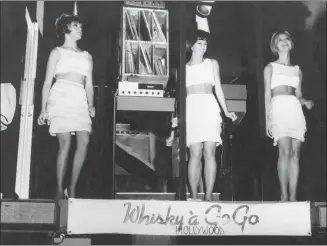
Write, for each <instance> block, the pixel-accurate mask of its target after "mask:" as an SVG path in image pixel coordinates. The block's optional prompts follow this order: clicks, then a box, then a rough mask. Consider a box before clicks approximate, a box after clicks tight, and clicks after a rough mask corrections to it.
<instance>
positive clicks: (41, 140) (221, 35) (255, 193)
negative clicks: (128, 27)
mask: <svg viewBox="0 0 327 246" xmlns="http://www.w3.org/2000/svg"><path fill="white" fill-rule="evenodd" d="M121 4H122V2H78V10H79V16H80V17H81V19H82V21H83V23H84V34H83V35H84V37H83V40H82V41H81V42H80V46H81V48H82V49H86V50H88V51H89V52H90V53H91V54H92V56H93V59H94V84H95V85H97V86H98V87H96V88H95V104H96V111H97V117H96V118H95V119H94V121H93V127H94V134H93V135H92V138H91V144H90V148H89V154H88V158H87V162H86V164H85V166H84V169H83V171H82V175H81V178H80V182H79V185H78V190H79V193H80V195H81V197H84V198H99V197H108V196H109V194H110V189H111V170H112V169H111V165H112V162H111V158H112V154H111V153H112V152H111V150H112V108H113V106H112V103H113V99H112V91H113V90H114V89H115V88H116V86H117V84H116V82H117V76H118V66H117V55H118V53H117V49H116V47H117V46H116V44H117V37H118V34H119V31H120V10H121ZM26 6H28V9H29V11H30V14H31V16H32V19H33V18H34V19H35V9H36V3H35V2H1V83H4V82H10V83H12V84H13V85H14V87H15V88H16V91H17V95H19V90H20V81H21V79H22V76H23V72H24V71H23V69H24V66H23V60H24V55H25V43H26V24H25V7H26ZM167 6H168V10H169V16H170V19H169V21H170V23H169V26H170V39H171V40H170V49H171V54H170V64H171V68H177V67H178V64H179V63H178V62H179V52H178V49H179V42H178V37H179V29H178V28H179V24H178V23H179V14H178V2H168V3H167ZM195 6H196V3H195V2H194V3H193V2H189V3H187V6H186V16H185V18H186V19H187V20H186V24H187V26H186V29H191V28H192V25H193V22H192V15H193V14H194V12H195ZM72 10H73V2H66V1H65V2H45V14H44V33H43V37H42V36H40V37H39V52H38V63H37V78H36V84H35V112H34V116H35V121H34V129H33V145H32V161H31V165H32V181H31V197H33V198H52V197H53V195H54V189H55V160H56V153H57V141H56V139H55V138H53V137H50V136H49V134H48V129H47V127H40V126H37V124H36V118H37V116H38V114H39V111H40V102H41V90H42V84H43V79H44V74H45V68H46V62H47V59H48V56H49V53H50V51H51V50H52V49H53V48H54V47H56V46H58V45H61V44H60V42H59V41H58V40H57V37H56V34H55V26H54V21H55V19H56V18H57V17H58V16H60V15H61V14H62V13H63V12H68V13H69V12H70V13H71V12H72ZM309 13H310V12H309V11H308V10H307V8H306V7H305V6H304V5H303V4H302V3H301V2H216V3H215V5H214V6H213V9H212V12H211V15H210V17H209V24H210V30H211V39H210V42H209V47H208V52H207V54H208V56H210V57H214V58H216V59H217V60H218V62H219V64H220V67H221V76H222V82H223V83H229V82H230V81H231V80H232V79H233V78H235V77H238V80H237V81H235V82H234V83H237V84H245V85H246V86H247V90H248V102H247V114H246V116H245V117H244V119H243V121H242V123H241V125H240V126H239V127H238V129H237V132H236V134H235V143H234V155H233V165H234V170H235V173H234V176H235V177H234V182H235V187H236V199H237V200H261V199H262V200H278V194H279V184H278V178H277V173H276V162H277V148H274V147H272V141H271V140H269V139H267V138H265V137H263V135H262V132H263V127H262V126H263V125H262V120H263V117H264V116H263V115H262V114H261V112H262V104H263V97H262V96H263V81H262V69H263V67H264V66H265V65H266V64H267V63H268V62H270V61H272V60H273V59H275V58H274V57H273V56H272V55H271V52H270V50H269V42H270V37H271V35H272V33H273V32H274V31H275V30H276V28H279V27H284V28H286V29H288V30H289V31H290V32H291V34H292V37H293V41H294V43H295V49H294V52H293V53H292V63H294V64H299V65H300V66H301V68H302V70H303V74H304V80H303V93H304V96H305V97H306V98H309V99H313V100H314V101H315V107H314V108H313V110H312V111H310V112H307V111H305V115H306V120H307V128H308V132H307V135H306V142H305V143H304V145H303V150H302V153H301V160H300V162H301V173H300V181H299V199H300V200H315V201H325V200H326V188H325V187H326V152H325V149H326V114H325V111H326V70H325V67H326V12H325V13H324V14H323V16H321V17H320V18H319V19H318V20H317V23H316V25H315V26H314V28H313V29H312V30H305V29H304V23H305V18H306V17H308V15H309ZM19 114H20V107H19V106H17V108H16V112H15V117H14V120H13V122H12V123H11V125H10V126H9V127H8V129H7V130H6V131H3V132H1V192H2V193H3V194H4V197H11V196H12V194H13V190H14V176H15V166H16V161H17V148H18V135H19V119H20V118H19ZM149 121H151V118H150V119H149ZM72 147H74V146H72Z"/></svg>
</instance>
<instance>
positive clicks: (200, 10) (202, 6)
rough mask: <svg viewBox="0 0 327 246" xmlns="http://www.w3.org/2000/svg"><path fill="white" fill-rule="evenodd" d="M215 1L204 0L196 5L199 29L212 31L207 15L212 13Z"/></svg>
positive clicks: (196, 19) (196, 18)
mask: <svg viewBox="0 0 327 246" xmlns="http://www.w3.org/2000/svg"><path fill="white" fill-rule="evenodd" d="M213 3H214V1H202V2H199V4H198V5H197V6H196V15H195V21H196V23H197V29H198V30H202V31H205V32H208V33H210V29H209V23H208V19H207V17H208V16H209V15H210V12H211V9H212V5H213Z"/></svg>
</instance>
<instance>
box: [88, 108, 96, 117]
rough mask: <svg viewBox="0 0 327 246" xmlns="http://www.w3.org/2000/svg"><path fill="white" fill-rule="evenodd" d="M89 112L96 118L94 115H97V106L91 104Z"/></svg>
mask: <svg viewBox="0 0 327 246" xmlns="http://www.w3.org/2000/svg"><path fill="white" fill-rule="evenodd" d="M89 113H90V116H91V117H92V118H94V116H95V107H93V106H90V107H89Z"/></svg>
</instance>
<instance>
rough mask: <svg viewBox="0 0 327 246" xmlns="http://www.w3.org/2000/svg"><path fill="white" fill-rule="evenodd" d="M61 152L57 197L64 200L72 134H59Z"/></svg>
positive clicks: (59, 151) (58, 158) (59, 152)
mask: <svg viewBox="0 0 327 246" xmlns="http://www.w3.org/2000/svg"><path fill="white" fill-rule="evenodd" d="M57 138H58V142H59V150H58V155H57V196H58V198H60V199H63V198H64V187H63V186H64V178H65V174H66V170H67V160H68V156H69V150H70V142H71V134H70V133H69V132H68V133H57Z"/></svg>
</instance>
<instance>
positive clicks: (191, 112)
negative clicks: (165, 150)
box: [186, 59, 222, 147]
mask: <svg viewBox="0 0 327 246" xmlns="http://www.w3.org/2000/svg"><path fill="white" fill-rule="evenodd" d="M213 73H214V72H213V66H212V61H211V60H210V59H205V60H204V61H203V62H202V63H200V64H196V65H191V66H189V65H186V87H188V86H192V85H198V84H207V83H210V84H212V85H213V86H214V84H215V80H214V74H213ZM220 113H221V110H220V107H219V104H218V101H217V99H216V97H215V96H214V95H213V94H212V93H211V94H190V95H187V97H186V144H187V146H188V147H189V146H190V145H191V144H193V143H199V142H216V145H220V144H222V140H221V124H222V118H221V114H220Z"/></svg>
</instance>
